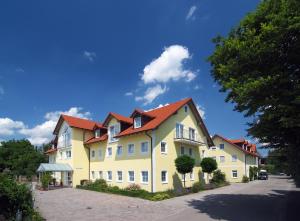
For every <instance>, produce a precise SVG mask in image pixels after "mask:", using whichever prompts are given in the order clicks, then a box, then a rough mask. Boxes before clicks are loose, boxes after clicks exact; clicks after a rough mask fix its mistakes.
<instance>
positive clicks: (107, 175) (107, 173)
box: [106, 170, 113, 182]
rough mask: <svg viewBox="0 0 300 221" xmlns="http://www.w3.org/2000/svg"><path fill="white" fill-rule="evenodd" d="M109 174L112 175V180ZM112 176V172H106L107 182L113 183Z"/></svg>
mask: <svg viewBox="0 0 300 221" xmlns="http://www.w3.org/2000/svg"><path fill="white" fill-rule="evenodd" d="M109 173H110V174H111V179H109ZM112 176H113V174H112V171H111V170H108V171H106V181H108V182H112V179H113V177H112Z"/></svg>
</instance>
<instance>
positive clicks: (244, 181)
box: [242, 175, 249, 183]
mask: <svg viewBox="0 0 300 221" xmlns="http://www.w3.org/2000/svg"><path fill="white" fill-rule="evenodd" d="M242 182H243V183H248V182H249V177H247V176H245V175H244V176H243V178H242Z"/></svg>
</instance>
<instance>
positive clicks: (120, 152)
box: [117, 146, 123, 156]
mask: <svg viewBox="0 0 300 221" xmlns="http://www.w3.org/2000/svg"><path fill="white" fill-rule="evenodd" d="M122 153H123V148H122V146H118V147H117V155H118V156H121V155H122Z"/></svg>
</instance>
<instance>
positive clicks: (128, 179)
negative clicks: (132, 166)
mask: <svg viewBox="0 0 300 221" xmlns="http://www.w3.org/2000/svg"><path fill="white" fill-rule="evenodd" d="M130 172H132V173H133V180H130V174H129V173H130ZM127 175H128V177H127V181H128V183H134V182H135V173H134V170H128V173H127Z"/></svg>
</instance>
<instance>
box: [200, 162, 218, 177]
mask: <svg viewBox="0 0 300 221" xmlns="http://www.w3.org/2000/svg"><path fill="white" fill-rule="evenodd" d="M200 166H201V168H202V172H204V173H208V175H209V176H210V174H211V173H212V172H213V171H214V170H216V169H217V168H218V164H217V161H216V160H215V159H213V158H211V157H204V158H203V159H202V160H201V163H200ZM209 176H207V179H208V178H209Z"/></svg>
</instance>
